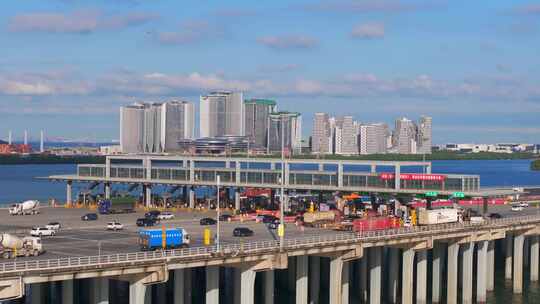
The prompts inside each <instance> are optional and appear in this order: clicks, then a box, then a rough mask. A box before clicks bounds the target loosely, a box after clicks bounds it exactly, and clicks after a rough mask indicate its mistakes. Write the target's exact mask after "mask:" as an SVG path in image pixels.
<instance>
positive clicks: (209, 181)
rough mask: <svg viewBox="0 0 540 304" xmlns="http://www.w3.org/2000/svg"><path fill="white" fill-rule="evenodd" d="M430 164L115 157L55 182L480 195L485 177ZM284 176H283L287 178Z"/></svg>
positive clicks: (79, 167)
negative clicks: (440, 170)
mask: <svg viewBox="0 0 540 304" xmlns="http://www.w3.org/2000/svg"><path fill="white" fill-rule="evenodd" d="M431 170H432V166H431V162H400V161H356V160H319V159H284V160H282V159H276V158H239V157H197V156H183V155H175V156H172V155H110V156H107V157H106V161H105V164H102V165H95V164H92V165H90V164H80V165H78V166H77V172H76V173H75V174H72V175H53V176H49V177H48V178H49V179H52V180H66V181H80V182H108V183H141V184H147V185H151V184H163V185H188V186H211V185H215V184H216V180H217V176H220V185H221V186H224V187H227V186H230V187H251V188H280V187H284V188H285V189H294V190H315V191H317V190H319V191H350V192H354V191H363V192H388V193H423V194H425V193H427V192H436V193H437V194H441V195H453V194H456V193H462V194H463V195H467V196H479V195H481V191H480V176H478V175H463V174H444V173H436V174H435V173H432V172H431ZM282 177H284V178H282Z"/></svg>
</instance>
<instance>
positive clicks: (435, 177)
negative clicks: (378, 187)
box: [379, 173, 446, 182]
mask: <svg viewBox="0 0 540 304" xmlns="http://www.w3.org/2000/svg"><path fill="white" fill-rule="evenodd" d="M379 178H380V179H383V180H389V179H394V178H396V175H395V174H394V173H381V174H379ZM399 178H400V179H401V180H414V181H436V182H441V181H444V180H445V179H446V175H442V174H418V173H401V174H400V175H399Z"/></svg>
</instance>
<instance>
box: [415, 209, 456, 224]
mask: <svg viewBox="0 0 540 304" xmlns="http://www.w3.org/2000/svg"><path fill="white" fill-rule="evenodd" d="M458 220H459V213H458V209H454V208H441V209H431V210H427V209H421V210H420V211H419V214H418V225H434V224H445V223H457V222H458Z"/></svg>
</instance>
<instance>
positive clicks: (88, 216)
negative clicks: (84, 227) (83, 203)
mask: <svg viewBox="0 0 540 304" xmlns="http://www.w3.org/2000/svg"><path fill="white" fill-rule="evenodd" d="M97 218H98V216H97V213H87V214H85V215H83V216H81V220H83V221H95V220H97Z"/></svg>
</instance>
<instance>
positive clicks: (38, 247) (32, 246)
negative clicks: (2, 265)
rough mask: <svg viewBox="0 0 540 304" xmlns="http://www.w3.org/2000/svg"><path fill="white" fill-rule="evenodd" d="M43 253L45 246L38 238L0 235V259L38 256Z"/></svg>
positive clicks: (7, 234)
mask: <svg viewBox="0 0 540 304" xmlns="http://www.w3.org/2000/svg"><path fill="white" fill-rule="evenodd" d="M42 253H43V245H42V244H41V239H40V238H38V237H32V236H27V237H23V238H20V237H18V236H16V235H13V234H9V233H3V234H0V257H2V258H4V259H10V258H16V257H21V256H26V257H29V256H38V255H40V254H42Z"/></svg>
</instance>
